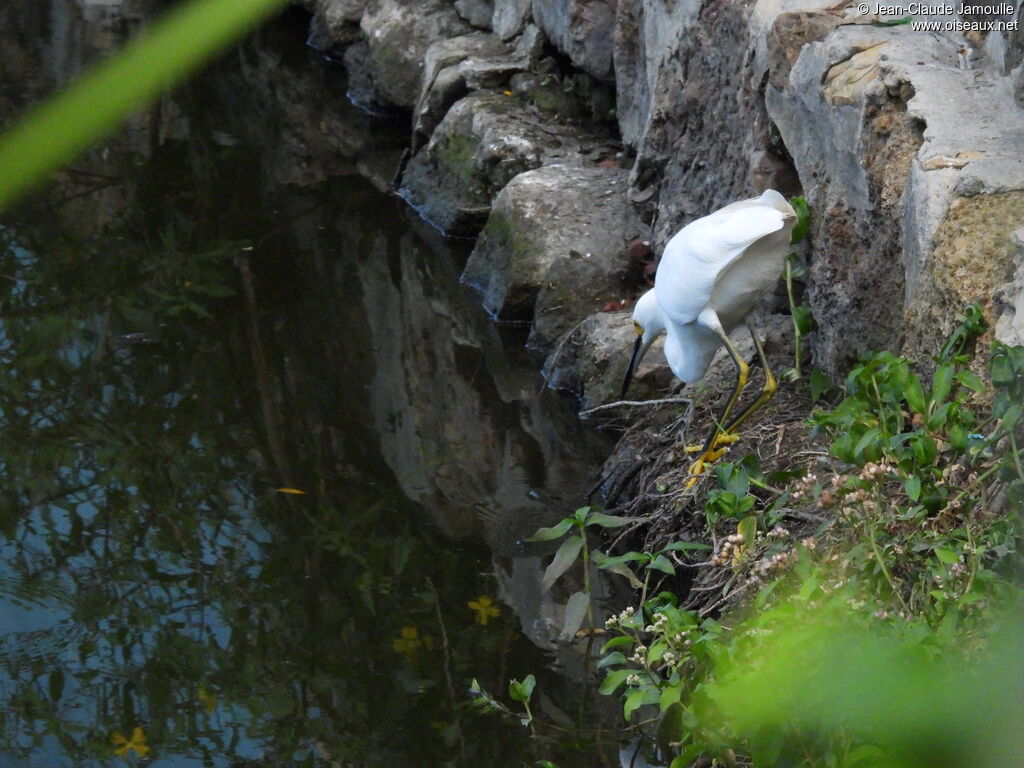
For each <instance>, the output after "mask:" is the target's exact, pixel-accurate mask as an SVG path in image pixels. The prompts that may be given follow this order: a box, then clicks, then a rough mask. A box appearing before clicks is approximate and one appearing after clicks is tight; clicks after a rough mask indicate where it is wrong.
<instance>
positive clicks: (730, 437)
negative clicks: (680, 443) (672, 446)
mask: <svg viewBox="0 0 1024 768" xmlns="http://www.w3.org/2000/svg"><path fill="white" fill-rule="evenodd" d="M739 439H740V436H739V433H737V432H720V433H719V434H718V437H716V438H715V441H714V443H712V445H711V448H712V449H715V448H718V447H719V446H721V445H732V444H733V443H735V442H736V441H737V440H739ZM703 450H704V446H703V445H688V446H686V447H685V448H683V451H684V452H685V453H699V452H700V451H703Z"/></svg>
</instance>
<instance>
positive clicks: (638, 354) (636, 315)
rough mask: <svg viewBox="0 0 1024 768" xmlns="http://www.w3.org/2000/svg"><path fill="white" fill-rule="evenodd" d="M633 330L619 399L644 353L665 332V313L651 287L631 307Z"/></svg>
mask: <svg viewBox="0 0 1024 768" xmlns="http://www.w3.org/2000/svg"><path fill="white" fill-rule="evenodd" d="M633 330H634V331H636V342H635V343H634V344H633V357H631V358H630V360H629V367H628V368H626V377H625V378H624V379H623V381H622V393H621V394H620V395H619V397H620V399H625V397H626V392H627V390H629V382H630V381H632V379H633V373H634V372H635V371H636V368H637V366H638V365H640V361H641V360H642V359H643V356H644V354H645V353H646V352H647V350H648V349H649V348H650V346H651V344H653V343H654V340H655V339H656V338H658V337H659V336H660V335H661V334H662V333H664V332H665V315H664V314H663V312H662V310H661V305H660V304H658V297H657V296H656V295H655V293H654V289H653V288H652V289H651V290H649V291H648V292H647V293H645V294H644V295H643V296H641V297H640V298H639V299H638V300H637V302H636V306H635V307H633Z"/></svg>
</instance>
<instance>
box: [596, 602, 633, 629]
mask: <svg viewBox="0 0 1024 768" xmlns="http://www.w3.org/2000/svg"><path fill="white" fill-rule="evenodd" d="M635 613H636V608H634V607H633V606H632V605H630V606H627V607H626V609H625V610H624V611H623V612H622V613H620V614H618V615H616V616H612V617H610V618H609V619H608V620H607V621H606V622H605V623H604V626H605V628H607V629H612V628H614V627H617V626H618V625H619V624H621V623H622V622H624V621H628V620H629V619H631V618H633V614H635Z"/></svg>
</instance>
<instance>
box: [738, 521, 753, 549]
mask: <svg viewBox="0 0 1024 768" xmlns="http://www.w3.org/2000/svg"><path fill="white" fill-rule="evenodd" d="M736 532H737V533H739V534H740V535H741V536H743V544H744V546H747V547H752V546H754V539H755V538H756V536H757V518H756V517H754V516H753V515H751V516H750V517H745V518H743V520H741V521H740V524H739V525H737V526H736Z"/></svg>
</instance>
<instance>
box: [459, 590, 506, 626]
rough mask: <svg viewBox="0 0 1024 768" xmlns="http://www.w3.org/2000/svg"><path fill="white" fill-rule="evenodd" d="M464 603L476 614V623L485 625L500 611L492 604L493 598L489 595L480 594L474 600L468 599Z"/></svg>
mask: <svg viewBox="0 0 1024 768" xmlns="http://www.w3.org/2000/svg"><path fill="white" fill-rule="evenodd" d="M466 605H467V606H469V607H470V609H472V611H473V612H474V613H475V614H476V621H477V623H479V624H483V625H485V626H486V625H487V622H488V621H489V620H490V619H493V618H494V617H495V616H498V615H500V614H501V611H499V610H498V607H497V606H496V605H495V604H494V598H492V597H490V596H489V595H480V597H478V598H477V599H476V600H470V601H469V602H468V603H466Z"/></svg>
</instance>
